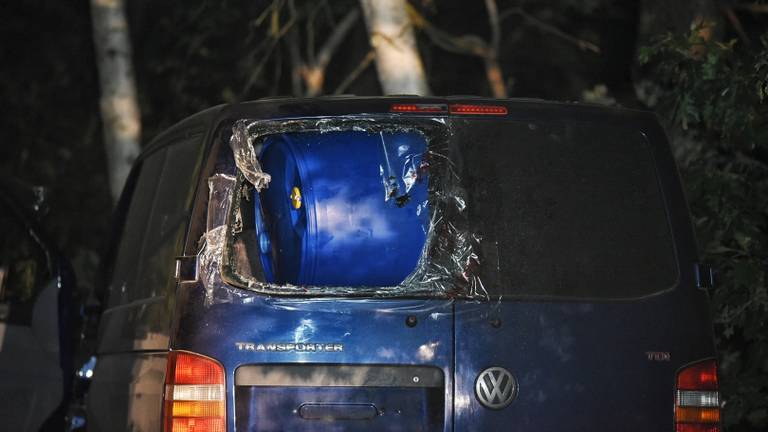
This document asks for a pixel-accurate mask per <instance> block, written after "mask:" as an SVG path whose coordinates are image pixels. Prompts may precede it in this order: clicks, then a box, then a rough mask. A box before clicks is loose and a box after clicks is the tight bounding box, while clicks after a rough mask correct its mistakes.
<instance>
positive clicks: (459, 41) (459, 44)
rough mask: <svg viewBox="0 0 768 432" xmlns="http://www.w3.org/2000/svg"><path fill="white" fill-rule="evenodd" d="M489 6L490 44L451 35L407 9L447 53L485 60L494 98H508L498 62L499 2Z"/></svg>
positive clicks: (487, 0) (487, 3) (489, 1)
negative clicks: (497, 4)
mask: <svg viewBox="0 0 768 432" xmlns="http://www.w3.org/2000/svg"><path fill="white" fill-rule="evenodd" d="M485 6H486V9H488V21H489V23H490V26H491V43H490V45H489V44H487V43H486V42H485V41H484V40H483V39H482V38H480V37H479V36H476V35H472V34H470V35H463V36H453V35H451V34H448V33H446V32H444V31H443V30H440V29H439V28H437V27H435V26H434V25H433V24H432V23H430V22H429V21H427V19H426V18H424V16H422V15H421V14H420V13H419V12H418V11H417V10H416V9H415V8H414V7H413V6H411V5H407V8H408V13H409V14H410V16H411V21H412V22H413V23H414V25H415V26H416V27H418V28H420V29H422V30H424V33H426V35H427V36H428V37H429V38H430V40H432V42H434V43H435V45H437V46H439V47H440V48H442V49H444V50H446V51H450V52H454V53H457V54H467V55H472V56H477V57H480V58H482V59H483V60H484V61H485V74H486V78H487V79H488V84H489V85H490V86H491V92H492V93H493V95H494V97H498V98H505V97H507V87H506V85H505V83H504V74H503V73H502V71H501V65H500V64H499V60H498V47H499V43H500V40H501V31H500V28H499V23H500V19H499V14H498V9H497V7H496V1H495V0H485Z"/></svg>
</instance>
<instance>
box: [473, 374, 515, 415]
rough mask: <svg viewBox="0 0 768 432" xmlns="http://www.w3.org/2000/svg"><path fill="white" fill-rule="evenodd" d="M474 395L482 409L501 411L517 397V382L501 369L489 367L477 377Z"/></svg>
mask: <svg viewBox="0 0 768 432" xmlns="http://www.w3.org/2000/svg"><path fill="white" fill-rule="evenodd" d="M475 395H476V396H477V400H479V401H480V403H481V404H483V406H484V407H486V408H490V409H502V408H504V407H506V406H507V405H509V404H510V403H512V401H513V400H514V399H515V397H516V396H517V380H516V379H515V377H513V376H512V374H511V373H509V371H508V370H506V369H504V368H502V367H498V366H495V367H490V368H488V369H486V370H484V371H482V372H480V375H478V376H477V381H475Z"/></svg>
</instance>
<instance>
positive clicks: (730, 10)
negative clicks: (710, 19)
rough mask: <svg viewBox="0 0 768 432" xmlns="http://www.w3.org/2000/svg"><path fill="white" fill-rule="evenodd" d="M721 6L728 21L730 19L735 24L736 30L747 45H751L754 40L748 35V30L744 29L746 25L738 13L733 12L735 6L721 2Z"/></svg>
mask: <svg viewBox="0 0 768 432" xmlns="http://www.w3.org/2000/svg"><path fill="white" fill-rule="evenodd" d="M720 7H721V8H722V10H723V13H724V14H725V17H726V18H728V21H730V23H731V25H732V26H733V29H734V30H736V33H737V34H738V35H739V38H740V39H741V40H742V41H743V42H744V44H745V45H751V43H752V41H751V40H750V39H749V36H747V32H745V31H744V26H742V25H741V20H740V19H739V17H738V16H736V13H735V12H733V7H731V6H729V5H726V4H721V5H720Z"/></svg>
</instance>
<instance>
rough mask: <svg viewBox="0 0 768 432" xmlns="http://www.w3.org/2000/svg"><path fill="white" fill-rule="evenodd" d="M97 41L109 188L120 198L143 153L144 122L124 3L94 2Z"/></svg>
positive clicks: (110, 0)
mask: <svg viewBox="0 0 768 432" xmlns="http://www.w3.org/2000/svg"><path fill="white" fill-rule="evenodd" d="M91 19H92V21H93V40H94V45H95V48H96V63H97V67H98V70H99V82H100V88H101V98H100V101H99V102H100V108H101V120H102V128H103V131H104V145H105V146H106V149H105V150H106V155H107V170H108V171H107V174H108V178H109V189H110V192H111V194H112V198H113V200H114V201H117V199H118V198H119V196H120V192H121V191H122V189H123V185H124V183H125V180H126V178H127V177H128V173H129V172H130V169H131V165H133V161H134V160H135V159H136V157H137V156H138V154H139V137H140V134H141V119H140V116H139V106H138V102H137V98H136V84H135V82H134V76H133V67H132V63H131V42H130V38H129V34H128V21H127V20H126V17H125V5H124V3H123V0H91Z"/></svg>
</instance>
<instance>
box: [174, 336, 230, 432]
mask: <svg viewBox="0 0 768 432" xmlns="http://www.w3.org/2000/svg"><path fill="white" fill-rule="evenodd" d="M225 394H226V393H225V391H224V368H223V367H222V366H221V365H220V364H219V363H218V362H217V361H215V360H213V359H210V358H208V357H204V356H201V355H198V354H192V353H188V352H183V351H171V352H170V353H169V355H168V369H167V371H166V374H165V404H164V407H163V408H164V410H163V424H164V426H163V430H164V431H165V432H225V430H226V428H227V422H226V411H225V399H224V398H225Z"/></svg>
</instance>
